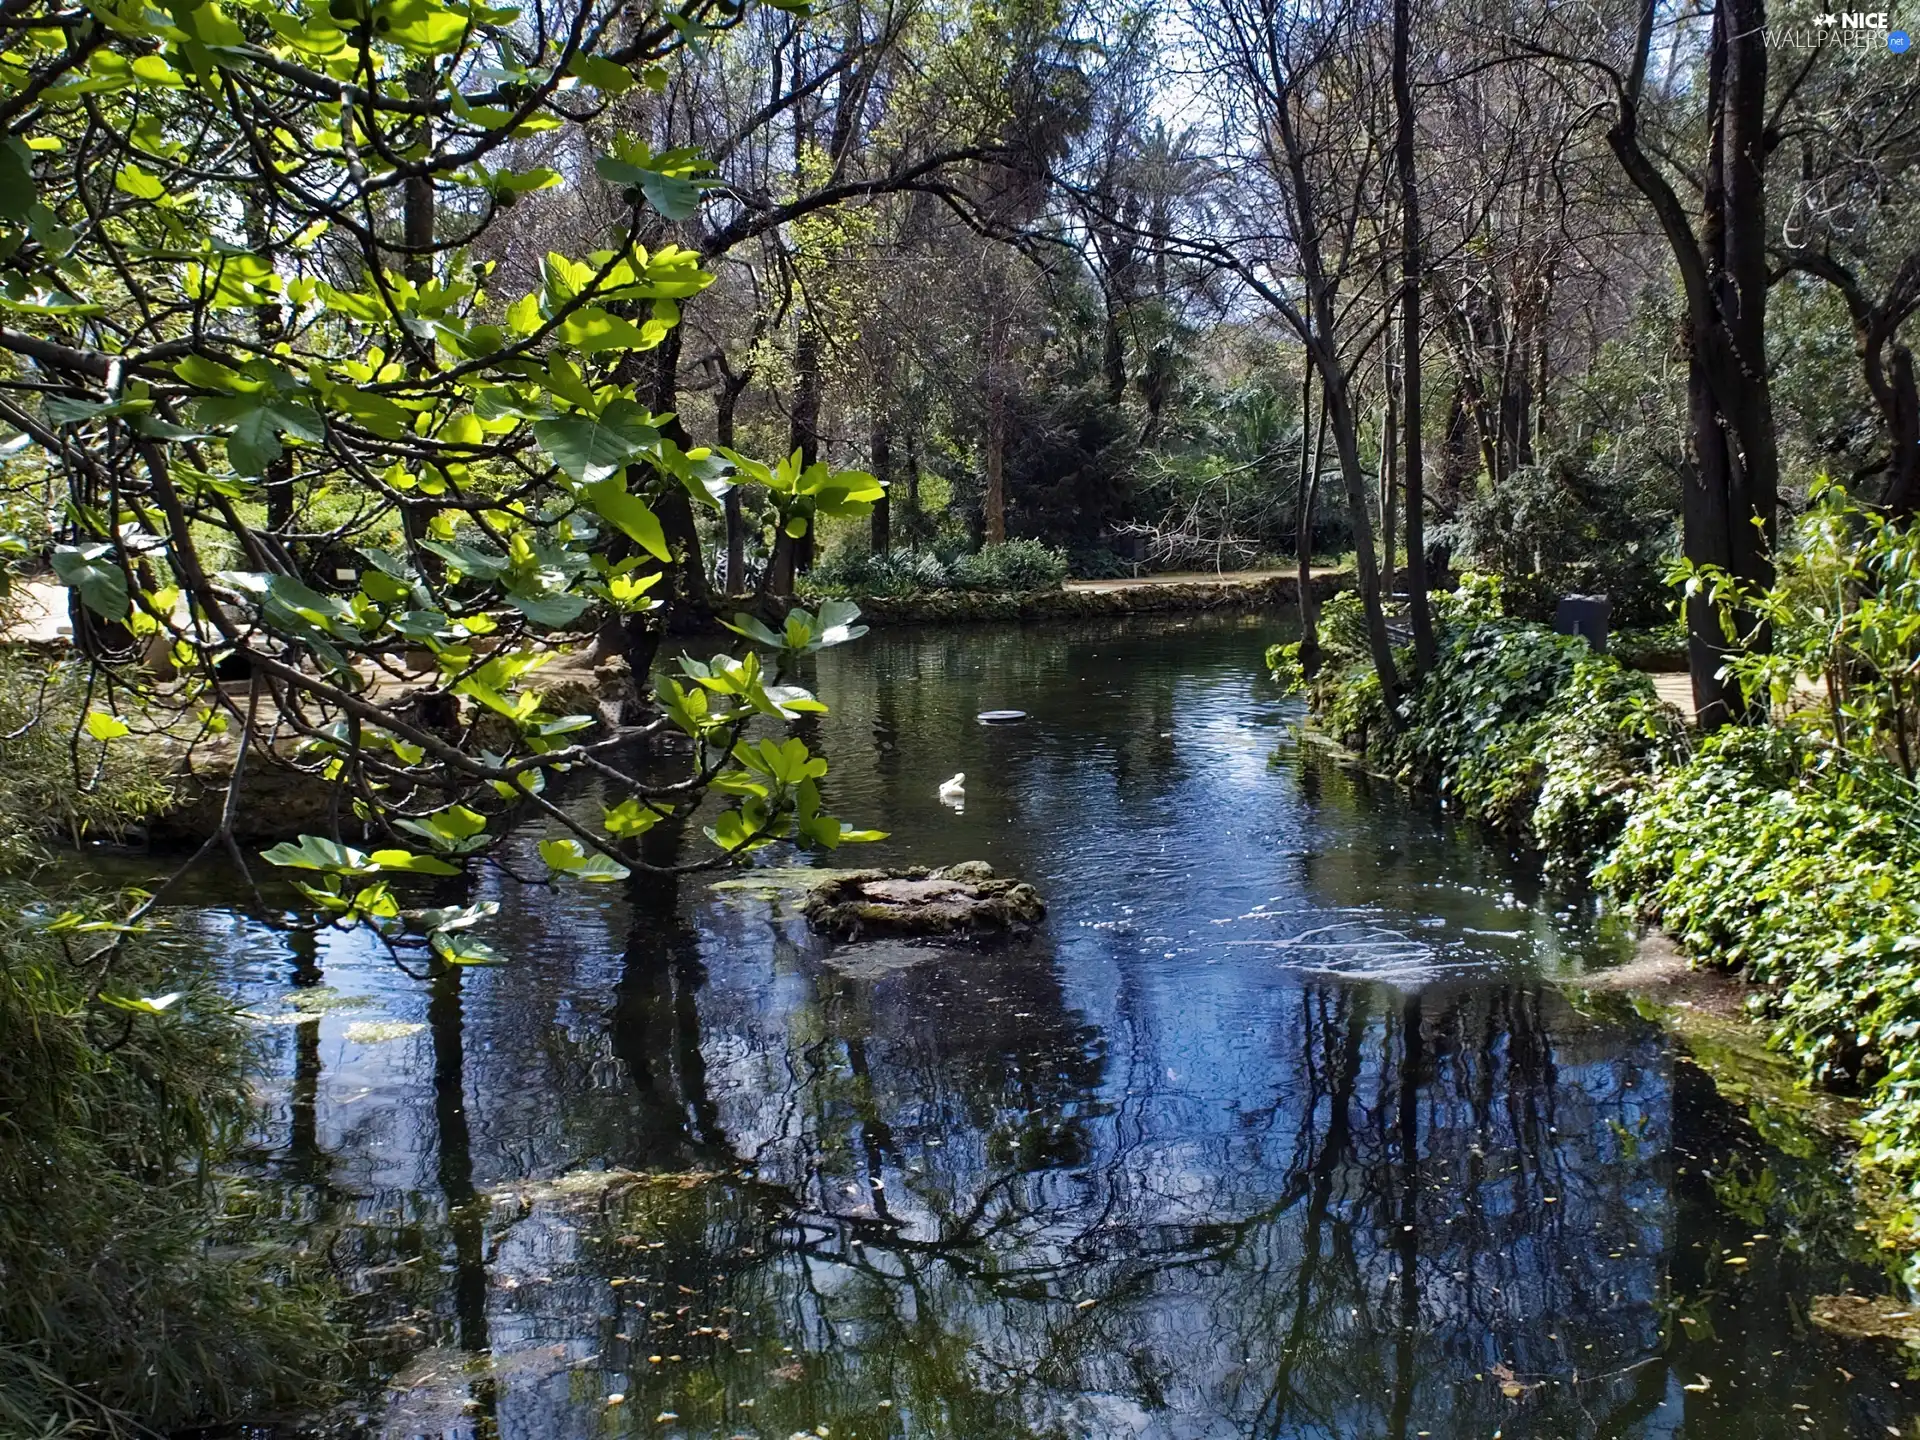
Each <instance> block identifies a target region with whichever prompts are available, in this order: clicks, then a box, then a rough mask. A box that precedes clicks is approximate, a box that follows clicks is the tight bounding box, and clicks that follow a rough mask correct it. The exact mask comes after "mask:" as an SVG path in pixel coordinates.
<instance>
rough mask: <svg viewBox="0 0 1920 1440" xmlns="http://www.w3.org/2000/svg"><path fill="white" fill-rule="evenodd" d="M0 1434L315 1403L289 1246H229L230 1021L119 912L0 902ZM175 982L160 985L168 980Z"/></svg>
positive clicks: (243, 1038) (315, 1296)
mask: <svg viewBox="0 0 1920 1440" xmlns="http://www.w3.org/2000/svg"><path fill="white" fill-rule="evenodd" d="M0 916H3V917H5V918H4V919H3V920H0V1096H4V1097H5V1102H4V1104H0V1433H4V1434H7V1435H19V1436H46V1435H61V1434H68V1433H73V1434H90V1435H91V1434H133V1433H140V1434H150V1433H152V1430H151V1429H150V1428H149V1427H170V1426H179V1425H185V1424H188V1423H190V1422H195V1421H204V1420H209V1419H219V1418H224V1417H229V1416H233V1415H237V1414H242V1413H245V1412H247V1411H248V1410H252V1411H255V1412H258V1411H260V1410H262V1409H265V1408H269V1407H272V1406H275V1405H291V1404H294V1403H307V1402H311V1401H312V1400H314V1399H316V1398H319V1397H321V1396H323V1395H324V1394H325V1391H326V1385H327V1375H328V1372H329V1371H330V1370H331V1369H333V1368H335V1367H336V1366H337V1365H338V1363H339V1359H340V1352H341V1346H342V1339H341V1337H340V1336H339V1335H338V1334H337V1333H336V1332H335V1331H334V1330H333V1328H332V1327H331V1325H330V1323H329V1322H328V1320H327V1318H326V1315H327V1307H326V1299H327V1296H326V1292H325V1290H324V1289H323V1288H321V1281H320V1278H319V1277H318V1276H314V1275H309V1274H307V1273H305V1272H303V1271H301V1270H299V1269H297V1268H294V1266H295V1262H294V1260H293V1258H292V1255H291V1252H289V1251H287V1250H283V1249H280V1248H278V1247H275V1246H271V1245H267V1244H261V1243H254V1244H250V1245H246V1246H242V1247H238V1248H234V1249H228V1250H224V1251H221V1250H216V1249H214V1248H212V1247H213V1246H214V1244H215V1242H216V1241H230V1240H231V1239H233V1238H234V1237H233V1235H232V1234H231V1233H230V1231H231V1230H232V1228H233V1227H232V1223H231V1215H232V1211H233V1209H234V1207H235V1206H236V1204H238V1203H241V1202H242V1201H243V1194H242V1187H241V1186H240V1185H239V1183H238V1182H236V1181H234V1180H232V1179H230V1178H228V1177H226V1176H225V1175H223V1174H222V1173H221V1167H223V1166H225V1165H227V1164H228V1163H229V1162H231V1161H232V1159H233V1158H234V1151H235V1148H236V1146H237V1145H239V1144H240V1143H241V1142H242V1141H243V1140H244V1138H245V1135H246V1131H247V1128H248V1126H249V1124H250V1123H251V1120H252V1118H253V1116H252V1103H251V1100H250V1098H249V1092H248V1089H247V1080H248V1075H249V1072H250V1070H251V1068H252V1054H251V1046H250V1041H249V1038H248V1034H247V1028H246V1025H245V1022H243V1021H242V1020H240V1019H239V1018H238V1017H237V1016H235V1015H234V1014H233V1013H232V1010H231V1007H230V1006H229V1005H228V1004H227V1003H226V1002H225V1001H224V1000H223V999H222V998H221V997H220V995H219V994H218V993H217V992H215V991H213V990H212V989H211V988H209V987H206V986H204V985H201V984H197V983H195V982H194V981H193V979H192V977H191V972H188V973H185V974H183V973H182V967H181V960H180V957H179V956H178V953H177V952H176V954H175V957H174V958H173V959H172V960H171V961H169V960H168V959H167V958H166V954H165V952H164V951H162V950H160V949H159V948H157V947H155V946H152V945H151V944H148V943H146V942H142V941H135V942H132V943H131V944H129V945H128V946H127V947H125V948H124V949H123V950H122V951H121V952H120V953H118V954H117V955H116V957H115V963H114V966H113V969H112V972H111V976H110V977H109V975H108V972H107V971H106V969H105V968H104V967H103V966H102V965H101V964H100V963H99V962H98V960H97V959H95V960H94V961H93V963H92V964H87V963H85V962H86V960H88V959H93V956H94V953H95V950H96V949H97V946H98V944H99V942H100V941H101V940H102V939H103V938H110V937H111V936H112V935H113V933H114V932H113V928H112V927H113V926H114V925H115V924H116V923H117V917H116V916H115V915H113V914H111V913H109V914H104V915H103V914H100V913H98V912H96V911H95V910H94V909H93V908H92V907H86V908H83V909H80V910H61V909H58V908H56V907H53V906H50V905H48V904H47V903H46V902H45V900H44V899H43V898H42V897H40V896H38V895H35V894H33V893H31V892H26V891H23V890H22V889H21V888H20V887H19V886H17V885H9V886H8V887H7V888H6V890H5V891H4V893H0ZM169 987H175V988H169ZM181 987H183V988H181Z"/></svg>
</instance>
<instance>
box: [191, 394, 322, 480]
mask: <svg viewBox="0 0 1920 1440" xmlns="http://www.w3.org/2000/svg"><path fill="white" fill-rule="evenodd" d="M195 417H196V418H197V419H198V421H199V423H200V424H202V425H209V426H231V427H232V431H231V433H230V434H229V435H228V436H227V459H228V461H229V462H230V463H231V464H232V466H233V469H234V473H235V474H238V475H249V476H253V477H256V478H257V477H259V476H262V475H264V474H266V472H267V467H268V466H270V465H272V464H273V462H274V461H276V460H278V459H279V458H280V456H281V453H282V447H281V444H280V436H281V435H282V434H289V435H297V436H299V437H300V438H301V439H302V440H308V441H318V440H320V439H321V438H322V437H323V436H324V435H325V434H326V430H325V427H324V426H323V424H322V422H321V420H320V416H319V414H318V413H317V412H315V411H314V410H313V409H311V408H310V407H308V406H306V405H303V404H301V403H300V402H299V401H297V400H288V399H283V398H277V397H276V398H273V399H267V398H265V397H264V396H252V395H235V396H214V397H212V398H211V399H207V400H202V401H201V402H200V404H199V406H198V407H197V409H196V411H195Z"/></svg>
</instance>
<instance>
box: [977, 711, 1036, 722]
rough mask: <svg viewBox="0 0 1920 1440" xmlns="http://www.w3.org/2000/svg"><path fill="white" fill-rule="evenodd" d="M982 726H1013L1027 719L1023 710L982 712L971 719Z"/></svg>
mask: <svg viewBox="0 0 1920 1440" xmlns="http://www.w3.org/2000/svg"><path fill="white" fill-rule="evenodd" d="M973 718H974V719H976V720H978V721H979V722H980V723H981V724H982V725H1013V724H1017V723H1018V722H1020V721H1022V720H1024V719H1026V718H1027V712H1026V711H1024V710H982V711H981V712H980V713H979V714H978V715H976V716H974V717H973Z"/></svg>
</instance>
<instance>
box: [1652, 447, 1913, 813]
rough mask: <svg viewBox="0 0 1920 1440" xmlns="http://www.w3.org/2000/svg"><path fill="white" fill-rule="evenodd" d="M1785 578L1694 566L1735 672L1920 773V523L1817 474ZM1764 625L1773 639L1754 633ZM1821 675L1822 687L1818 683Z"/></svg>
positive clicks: (1745, 686) (1841, 739)
mask: <svg viewBox="0 0 1920 1440" xmlns="http://www.w3.org/2000/svg"><path fill="white" fill-rule="evenodd" d="M1790 540H1791V548H1790V549H1789V550H1788V552H1787V553H1786V555H1785V556H1784V557H1783V559H1782V562H1781V564H1780V567H1779V574H1778V577H1777V583H1776V584H1775V585H1774V586H1773V587H1772V588H1771V589H1768V590H1766V591H1758V590H1755V589H1754V587H1752V586H1750V585H1745V584H1742V583H1740V582H1739V581H1737V580H1735V579H1734V578H1733V577H1732V576H1730V575H1728V574H1727V573H1726V572H1725V571H1723V570H1719V569H1716V568H1713V567H1708V566H1702V567H1698V568H1694V567H1690V566H1687V565H1685V564H1682V565H1681V566H1680V567H1678V573H1679V575H1680V577H1681V578H1682V579H1684V581H1685V583H1686V585H1687V587H1688V589H1689V590H1690V591H1693V590H1701V591H1704V592H1705V593H1706V595H1707V596H1708V597H1709V598H1710V599H1711V601H1712V603H1713V606H1714V610H1715V613H1716V614H1717V615H1718V617H1719V620H1720V624H1721V628H1722V630H1723V631H1724V632H1725V634H1726V637H1727V639H1728V640H1729V641H1730V642H1733V643H1734V644H1735V645H1736V646H1738V647H1739V649H1738V652H1737V653H1736V654H1735V655H1734V657H1733V658H1732V661H1731V665H1732V670H1733V675H1734V678H1735V679H1736V680H1737V681H1738V682H1739V684H1740V688H1741V691H1742V693H1743V694H1744V695H1745V696H1746V698H1747V700H1748V702H1749V703H1750V704H1758V705H1764V706H1766V707H1768V708H1770V709H1772V710H1773V711H1775V712H1776V713H1780V714H1783V715H1785V714H1789V713H1791V715H1792V717H1793V720H1794V723H1795V724H1796V726H1798V727H1799V728H1800V729H1802V730H1804V731H1806V732H1807V733H1809V734H1811V735H1815V736H1818V737H1819V738H1820V739H1822V740H1824V741H1825V742H1827V743H1829V744H1831V745H1834V746H1836V747H1838V748H1839V749H1841V750H1842V751H1844V752H1846V753H1847V754H1848V755H1850V756H1857V757H1859V758H1861V759H1862V760H1866V761H1870V762H1871V761H1877V760H1887V761H1890V762H1891V763H1893V764H1894V765H1895V766H1896V767H1897V768H1898V771H1899V773H1900V775H1901V776H1902V777H1903V778H1904V779H1905V780H1907V781H1908V782H1911V781H1913V780H1914V778H1915V773H1916V766H1917V765H1920V533H1916V531H1915V530H1914V528H1913V527H1912V526H1903V525H1900V524H1897V523H1895V522H1893V521H1891V520H1889V519H1888V518H1887V517H1886V516H1884V515H1882V514H1880V513H1878V512H1876V511H1873V510H1868V509H1865V508H1864V507H1862V506H1860V505H1858V504H1857V503H1855V502H1854V501H1853V500H1852V498H1851V497H1850V496H1848V494H1847V493H1846V491H1845V490H1844V489H1842V488H1840V487H1839V486H1837V485H1832V484H1829V483H1826V482H1824V481H1823V482H1820V483H1818V484H1816V486H1815V488H1814V494H1813V503H1812V504H1811V506H1810V507H1809V508H1808V510H1807V512H1806V514H1804V515H1803V516H1802V517H1801V518H1800V520H1799V521H1798V523H1797V524H1796V525H1795V526H1794V531H1793V534H1792V536H1791V537H1790ZM1761 626H1764V627H1766V630H1767V632H1768V634H1769V639H1770V643H1769V644H1766V645H1760V644H1757V643H1753V641H1754V636H1755V632H1757V630H1758V629H1759V627H1761ZM1810 679H1817V680H1818V681H1819V685H1820V691H1819V694H1818V695H1817V697H1815V696H1810V695H1809V694H1808V692H1807V690H1806V688H1805V687H1806V685H1807V682H1808V680H1810Z"/></svg>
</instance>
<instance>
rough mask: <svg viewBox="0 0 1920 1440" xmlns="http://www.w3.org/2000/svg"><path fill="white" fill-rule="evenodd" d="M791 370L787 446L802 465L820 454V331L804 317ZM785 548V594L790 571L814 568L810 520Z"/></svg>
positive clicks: (789, 584) (790, 585)
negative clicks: (788, 558) (787, 562)
mask: <svg viewBox="0 0 1920 1440" xmlns="http://www.w3.org/2000/svg"><path fill="white" fill-rule="evenodd" d="M793 372H794V387H793V414H792V417H791V425H790V427H789V429H788V432H787V436H788V438H787V446H788V449H789V450H790V451H791V450H798V451H799V452H800V463H801V465H802V466H803V467H804V466H807V465H811V464H813V463H814V461H816V460H818V459H819V458H820V335H819V332H818V331H816V330H815V329H814V328H813V322H812V321H811V319H809V318H807V317H802V319H801V321H800V339H799V341H798V343H797V344H796V345H795V346H794V351H793ZM788 551H789V554H790V556H791V565H790V571H789V573H788V575H787V577H786V587H787V588H786V589H785V590H784V591H780V592H777V593H780V594H785V595H791V594H792V593H793V575H795V574H804V573H805V572H806V571H808V570H810V569H812V568H813V551H814V526H813V524H812V523H811V522H809V524H808V525H807V533H806V534H804V535H799V536H795V537H794V538H793V543H792V544H791V545H790V546H789V547H788Z"/></svg>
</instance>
